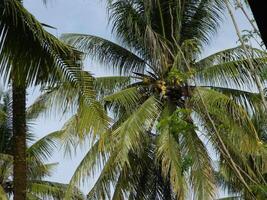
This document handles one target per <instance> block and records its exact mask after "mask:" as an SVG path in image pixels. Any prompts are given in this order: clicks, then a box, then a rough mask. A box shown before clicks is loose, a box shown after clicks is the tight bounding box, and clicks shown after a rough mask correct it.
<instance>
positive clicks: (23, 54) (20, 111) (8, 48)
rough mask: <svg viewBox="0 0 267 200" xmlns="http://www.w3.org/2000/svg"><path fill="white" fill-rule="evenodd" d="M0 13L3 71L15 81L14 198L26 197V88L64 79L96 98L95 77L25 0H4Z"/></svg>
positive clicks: (0, 43) (78, 56)
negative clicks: (86, 73)
mask: <svg viewBox="0 0 267 200" xmlns="http://www.w3.org/2000/svg"><path fill="white" fill-rule="evenodd" d="M0 13H1V15H0V32H1V36H0V45H1V51H0V63H1V64H0V72H1V75H2V78H3V79H4V80H5V81H6V82H8V83H12V91H13V92H12V93H13V94H12V99H13V108H12V112H13V114H12V116H13V120H12V123H13V136H14V141H13V143H12V148H13V149H12V152H13V155H14V199H15V200H23V199H25V198H26V184H21V183H27V182H26V178H27V177H26V170H27V167H26V88H27V87H28V86H36V85H42V86H50V87H51V86H56V85H57V84H61V83H60V82H59V80H61V81H63V80H64V81H70V83H69V86H73V87H74V86H75V88H80V89H81V90H80V91H81V92H82V94H83V95H84V96H86V99H89V100H90V99H92V97H93V93H92V90H91V87H90V79H91V78H90V77H89V78H84V77H83V76H82V75H81V74H80V73H79V71H80V69H81V67H80V65H79V63H77V61H78V60H79V59H80V55H81V54H80V53H79V52H78V51H75V50H74V49H72V48H70V47H69V46H67V45H65V44H63V43H62V42H60V41H59V40H58V39H57V38H55V37H54V36H52V35H51V34H49V33H48V32H46V31H45V30H44V29H43V27H42V25H41V24H40V23H39V22H38V21H37V20H36V19H35V18H34V16H32V15H31V14H30V13H29V12H28V11H27V10H26V9H25V8H24V7H23V6H22V1H18V0H3V1H1V2H0ZM81 80H82V81H81ZM82 82H83V83H82ZM81 83H82V84H81ZM84 83H86V84H84ZM88 84H89V85H88ZM63 96H64V94H63Z"/></svg>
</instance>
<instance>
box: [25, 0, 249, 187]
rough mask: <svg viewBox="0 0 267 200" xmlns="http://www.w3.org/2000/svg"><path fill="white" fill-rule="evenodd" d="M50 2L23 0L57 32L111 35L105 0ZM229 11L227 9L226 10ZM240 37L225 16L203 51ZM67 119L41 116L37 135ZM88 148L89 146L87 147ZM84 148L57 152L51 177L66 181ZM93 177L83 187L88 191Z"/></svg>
mask: <svg viewBox="0 0 267 200" xmlns="http://www.w3.org/2000/svg"><path fill="white" fill-rule="evenodd" d="M47 1H48V5H47V6H44V5H43V3H42V0H24V5H25V7H26V8H27V9H28V10H29V11H30V12H31V13H32V14H33V15H34V16H35V17H36V18H37V19H38V20H39V21H40V22H42V23H46V24H49V25H51V26H54V27H56V28H57V30H49V31H50V32H52V33H53V34H55V35H56V36H60V35H61V34H62V33H86V34H91V35H97V36H101V37H104V38H107V39H111V33H110V29H109V28H108V24H107V15H106V14H107V13H106V10H105V1H104V0H47ZM236 14H237V20H238V24H239V26H240V28H241V29H249V28H250V26H249V24H248V23H247V21H246V20H245V19H244V18H243V17H242V15H240V13H236ZM226 15H227V13H226ZM236 41H237V37H236V34H235V31H234V27H233V25H232V23H231V21H230V19H229V17H226V18H225V21H224V23H223V24H222V26H221V28H220V30H219V32H218V34H217V35H216V36H215V37H214V38H213V41H212V42H211V44H210V45H209V46H208V47H207V48H206V50H205V52H204V54H205V55H208V54H211V53H214V52H216V51H219V50H223V49H225V48H229V47H233V46H236ZM88 65H89V66H87V68H86V69H88V70H90V71H91V72H93V74H95V75H97V76H101V75H107V74H108V72H106V71H104V70H102V69H100V66H99V65H97V64H94V63H91V62H89V63H88ZM28 94H29V95H28V102H29V103H31V102H33V100H34V98H36V96H37V95H38V91H36V90H35V91H32V90H29V92H28ZM65 120H66V119H65V118H63V119H61V118H60V117H58V116H57V117H51V118H50V119H47V118H46V119H45V118H40V119H38V120H37V122H36V125H35V126H34V131H35V134H36V135H37V137H38V138H39V137H42V136H44V135H45V134H47V133H49V132H52V131H55V130H58V129H59V128H61V126H62V125H63V124H64V121H65ZM85 149H86V148H85ZM84 153H85V151H81V152H78V153H77V155H76V156H75V157H73V158H72V159H69V158H65V159H64V158H63V157H62V154H60V153H56V155H55V156H54V157H53V158H51V161H50V162H59V166H58V168H57V170H56V171H55V173H54V174H53V177H52V178H51V179H50V180H53V181H57V182H63V183H67V182H68V181H69V179H70V177H71V175H72V174H73V172H74V170H75V168H76V166H77V164H78V163H79V161H80V160H81V159H82V157H83V155H84ZM91 184H92V181H91V180H89V185H88V186H85V187H84V188H83V190H84V191H85V192H86V191H88V187H90V186H91Z"/></svg>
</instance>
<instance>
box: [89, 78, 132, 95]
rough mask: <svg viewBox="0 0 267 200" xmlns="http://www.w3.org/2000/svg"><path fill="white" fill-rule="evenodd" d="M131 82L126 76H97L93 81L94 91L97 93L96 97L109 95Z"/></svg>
mask: <svg viewBox="0 0 267 200" xmlns="http://www.w3.org/2000/svg"><path fill="white" fill-rule="evenodd" d="M130 83H131V78H130V77H128V76H106V77H97V78H95V81H94V86H95V91H96V92H97V93H98V94H99V95H98V98H99V99H101V97H104V96H107V95H111V94H112V93H115V92H117V91H118V90H121V89H124V88H125V87H126V86H128V85H129V84H130Z"/></svg>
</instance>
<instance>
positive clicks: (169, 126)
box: [62, 0, 266, 200]
mask: <svg viewBox="0 0 267 200" xmlns="http://www.w3.org/2000/svg"><path fill="white" fill-rule="evenodd" d="M223 9H224V4H223V1H221V0H215V1H214V0H194V1H193V0H192V1H191V0H186V1H185V0H164V1H163V0H150V1H143V0H133V1H128V0H110V1H109V2H108V11H109V15H110V21H111V24H112V30H113V32H114V34H115V35H116V36H117V39H118V41H119V44H117V43H114V42H111V41H108V40H106V39H103V38H100V37H97V36H91V35H83V34H66V35H64V36H63V39H64V40H65V41H67V42H68V43H69V44H72V45H74V46H75V47H77V48H78V49H79V50H81V51H83V52H85V53H87V54H88V55H89V56H90V57H91V58H92V59H96V60H97V61H99V62H100V63H102V64H104V65H107V66H112V67H113V68H114V70H115V71H118V72H119V73H120V75H121V76H119V77H117V76H116V77H102V78H96V79H95V88H96V89H97V91H98V99H99V101H100V102H101V103H102V104H103V106H105V108H106V109H107V110H109V111H112V118H113V121H112V125H111V126H110V128H109V129H108V130H107V131H105V132H94V137H93V138H94V141H93V142H92V143H93V146H92V148H91V149H90V150H89V152H88V154H87V155H86V156H85V158H84V160H83V161H82V162H81V164H80V166H79V167H78V168H77V170H76V172H75V174H74V176H73V178H72V180H71V183H70V186H74V185H75V184H78V183H79V182H80V181H82V180H83V181H84V180H85V179H86V177H87V176H88V175H90V174H91V173H92V172H95V171H96V170H97V169H98V167H99V165H101V164H103V165H102V168H101V174H100V176H99V177H98V179H97V181H96V183H95V185H94V187H93V188H92V189H91V191H90V192H89V194H88V198H89V199H106V198H111V197H112V198H113V199H185V198H186V197H188V196H189V195H190V194H191V195H192V196H194V197H195V198H196V199H205V200H206V199H213V198H214V196H215V193H216V185H215V184H216V183H215V182H216V181H215V177H214V171H215V169H216V167H215V166H214V165H213V162H212V160H211V158H210V152H209V151H208V147H207V146H206V145H205V142H206V141H208V142H209V144H211V146H212V149H214V152H215V153H216V154H217V155H218V156H219V157H220V159H221V162H223V163H225V164H226V165H227V166H229V167H230V168H231V169H232V170H233V171H234V175H235V176H236V177H237V178H238V179H241V180H243V179H244V176H250V174H244V173H242V172H241V173H240V172H239V170H237V169H238V164H237V163H235V162H234V160H233V159H232V157H231V155H233V156H235V157H239V158H240V160H242V161H244V163H245V154H247V153H251V151H255V150H256V149H258V148H260V147H261V145H260V142H259V138H258V135H257V131H256V130H255V127H254V125H253V123H252V122H251V113H255V112H257V110H258V109H262V103H261V100H260V97H259V94H258V93H257V92H254V91H253V87H254V85H255V84H254V81H253V79H252V78H251V77H252V75H251V73H250V70H249V67H248V64H247V61H248V60H247V59H248V58H246V54H245V53H244V50H243V49H242V48H241V47H236V48H232V49H227V50H224V51H222V52H218V53H216V54H213V55H211V56H208V57H206V58H202V59H201V53H202V51H203V48H204V46H205V45H207V44H208V43H209V41H210V37H211V36H212V35H213V34H214V33H215V32H216V31H217V28H218V25H219V22H220V20H221V15H222V13H223ZM248 48H249V49H250V50H251V52H250V54H249V55H250V56H251V58H249V59H252V61H253V64H254V65H255V67H256V69H257V73H259V74H260V73H261V72H262V70H263V69H264V68H265V62H266V54H265V53H264V52H261V51H260V50H257V49H253V48H252V47H248ZM79 116H80V117H81V118H79V120H73V118H72V119H71V120H70V121H69V122H68V123H67V124H66V126H65V127H64V129H63V130H62V131H65V132H66V133H70V132H74V134H75V135H77V132H80V133H83V132H84V131H85V130H86V131H87V132H90V131H89V130H90V126H92V122H91V121H90V120H89V119H91V117H90V118H86V116H88V115H86V114H84V113H83V115H81V114H80V115H79ZM82 117H84V119H82ZM75 126H78V127H79V128H78V129H73V128H70V127H75ZM91 132H92V131H91ZM80 133H79V134H78V136H80V135H81V134H80ZM248 167H249V166H248ZM251 173H252V172H251ZM253 177H254V178H255V177H256V176H253ZM255 181H258V180H257V178H255ZM241 183H243V184H244V187H245V188H246V187H247V185H246V183H245V182H244V180H243V181H241ZM111 184H112V186H113V188H114V192H113V195H111V193H112V192H111V191H112V187H111ZM246 189H247V190H249V188H246ZM192 191H193V192H192Z"/></svg>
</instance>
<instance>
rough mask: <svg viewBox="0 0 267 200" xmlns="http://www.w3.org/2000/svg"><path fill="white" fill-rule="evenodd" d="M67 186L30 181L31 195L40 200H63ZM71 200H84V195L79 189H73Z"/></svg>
mask: <svg viewBox="0 0 267 200" xmlns="http://www.w3.org/2000/svg"><path fill="white" fill-rule="evenodd" d="M66 188H67V185H66V184H62V183H56V182H49V181H30V182H29V186H28V189H29V191H30V193H32V194H34V195H36V196H37V197H38V198H40V199H44V200H45V199H47V200H48V199H55V200H56V199H63V198H64V194H65V191H66ZM71 199H73V200H74V199H75V200H76V199H77V200H83V199H85V198H84V196H83V194H82V193H81V192H80V191H79V190H78V189H77V188H75V189H73V190H72V193H71Z"/></svg>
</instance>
